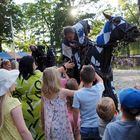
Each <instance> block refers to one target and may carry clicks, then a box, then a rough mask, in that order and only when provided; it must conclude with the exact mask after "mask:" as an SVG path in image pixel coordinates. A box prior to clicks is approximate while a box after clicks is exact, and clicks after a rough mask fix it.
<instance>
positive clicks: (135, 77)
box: [113, 70, 140, 90]
mask: <svg viewBox="0 0 140 140" xmlns="http://www.w3.org/2000/svg"><path fill="white" fill-rule="evenodd" d="M113 74H114V86H115V88H116V90H120V89H122V88H129V87H134V86H135V84H136V83H140V70H113Z"/></svg>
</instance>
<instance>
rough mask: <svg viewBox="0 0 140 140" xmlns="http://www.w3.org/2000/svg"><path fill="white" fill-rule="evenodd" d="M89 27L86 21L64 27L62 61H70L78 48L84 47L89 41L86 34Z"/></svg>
mask: <svg viewBox="0 0 140 140" xmlns="http://www.w3.org/2000/svg"><path fill="white" fill-rule="evenodd" d="M90 29H91V26H90V24H89V21H88V20H81V21H79V22H78V23H76V24H75V25H73V26H66V27H64V30H63V34H64V39H63V42H62V54H63V57H64V59H67V60H69V59H72V56H73V54H75V52H77V49H79V47H85V46H87V45H88V44H89V42H90V40H89V38H88V34H89V32H90Z"/></svg>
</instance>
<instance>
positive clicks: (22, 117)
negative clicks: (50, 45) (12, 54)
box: [0, 20, 140, 140]
mask: <svg viewBox="0 0 140 140" xmlns="http://www.w3.org/2000/svg"><path fill="white" fill-rule="evenodd" d="M90 28H91V27H90V25H89V24H88V21H86V20H85V21H84V20H83V21H80V22H78V23H77V24H75V25H73V26H68V27H65V28H64V36H65V37H64V40H63V42H62V54H63V56H64V63H63V65H62V66H60V67H56V66H51V67H47V68H45V69H44V67H41V71H42V72H41V71H40V70H39V69H37V66H36V63H35V58H33V57H32V56H24V57H22V58H21V59H20V60H19V62H17V61H15V60H13V61H10V60H3V61H2V62H1V65H0V140H20V139H21V140H33V139H34V140H44V139H45V140H139V139H140V133H139V132H140V121H139V119H138V117H137V116H138V115H140V85H136V86H134V87H133V88H128V89H122V90H121V91H120V92H119V93H118V98H119V110H118V108H116V106H115V105H116V104H115V102H114V100H113V99H112V98H110V97H103V92H104V90H105V82H104V81H103V79H102V78H101V77H100V76H99V75H98V74H97V73H96V70H95V68H94V67H93V66H92V65H83V64H84V63H82V62H84V61H82V60H81V61H82V62H80V58H79V57H78V52H77V51H76V50H77V49H79V47H81V48H82V47H84V46H90V45H93V44H92V42H91V41H90V40H89V38H88V33H89V32H90ZM41 48H42V47H41ZM31 49H32V55H33V54H34V55H36V53H35V52H34V51H35V50H36V47H34V46H32V47H31ZM81 54H82V53H81ZM34 55H33V56H34ZM83 55H84V54H83ZM37 56H38V54H37ZM41 58H42V57H41ZM37 60H38V64H39V63H40V64H41V61H40V59H37ZM73 62H74V63H73ZM38 67H39V66H38ZM74 67H77V71H78V72H79V71H80V72H79V75H78V78H77V79H78V81H77V80H76V79H74V78H69V76H68V75H67V70H69V69H74ZM77 71H76V70H75V71H74V74H75V75H76V77H77V74H78V72H77Z"/></svg>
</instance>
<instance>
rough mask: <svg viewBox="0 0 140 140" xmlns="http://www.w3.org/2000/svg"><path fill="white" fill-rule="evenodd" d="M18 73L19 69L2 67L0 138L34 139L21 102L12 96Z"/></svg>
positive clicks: (0, 70)
mask: <svg viewBox="0 0 140 140" xmlns="http://www.w3.org/2000/svg"><path fill="white" fill-rule="evenodd" d="M18 74H19V71H18V70H11V71H8V70H6V69H0V140H33V138H32V136H31V133H30V132H29V131H28V129H27V127H26V125H25V122H24V119H23V115H22V109H21V103H20V102H19V100H18V99H16V98H13V97H12V96H11V92H13V91H14V90H15V81H16V79H17V77H18Z"/></svg>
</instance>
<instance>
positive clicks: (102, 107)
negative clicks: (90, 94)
mask: <svg viewBox="0 0 140 140" xmlns="http://www.w3.org/2000/svg"><path fill="white" fill-rule="evenodd" d="M96 111H97V114H98V115H99V117H100V118H101V119H102V120H104V121H106V122H109V121H111V120H112V118H113V117H114V114H115V112H116V108H115V103H114V101H113V100H112V99H111V98H110V97H103V98H102V99H101V100H100V102H99V103H98V104H97V108H96Z"/></svg>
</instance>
